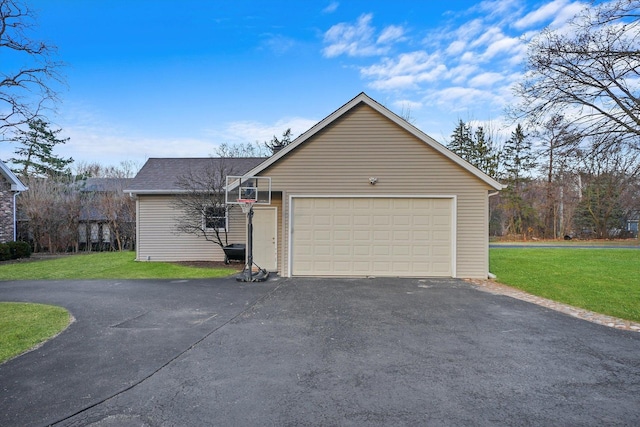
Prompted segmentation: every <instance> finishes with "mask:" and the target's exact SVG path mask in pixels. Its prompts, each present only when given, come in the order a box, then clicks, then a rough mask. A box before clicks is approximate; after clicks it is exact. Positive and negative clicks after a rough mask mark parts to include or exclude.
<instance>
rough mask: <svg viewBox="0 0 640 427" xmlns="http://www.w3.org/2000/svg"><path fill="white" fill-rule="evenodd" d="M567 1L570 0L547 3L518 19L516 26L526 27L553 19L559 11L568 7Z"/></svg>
mask: <svg viewBox="0 0 640 427" xmlns="http://www.w3.org/2000/svg"><path fill="white" fill-rule="evenodd" d="M567 2H568V0H553V1H552V2H550V3H546V4H544V5H543V6H541V7H539V8H538V9H536V10H534V11H532V12H529V13H527V14H526V15H525V16H524V17H522V18H521V19H518V20H517V21H516V22H515V24H514V26H515V27H516V28H517V29H525V28H530V27H532V26H534V25H539V24H543V23H544V22H548V21H551V20H552V19H553V18H554V17H555V16H557V15H558V13H559V11H561V10H562V9H563V8H564V7H566V5H567Z"/></svg>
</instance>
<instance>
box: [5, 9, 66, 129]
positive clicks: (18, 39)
mask: <svg viewBox="0 0 640 427" xmlns="http://www.w3.org/2000/svg"><path fill="white" fill-rule="evenodd" d="M34 26H35V15H34V13H33V11H32V10H31V9H29V8H28V7H27V6H26V5H25V4H23V3H22V2H21V1H19V0H0V52H2V57H3V63H2V70H1V71H0V133H4V132H5V131H6V130H7V129H8V128H12V127H16V126H19V125H22V124H25V123H27V122H28V121H30V120H34V119H37V118H41V117H42V113H43V111H44V110H45V109H47V108H49V107H51V106H52V105H53V104H54V103H55V101H56V91H55V90H54V89H53V88H52V86H51V84H52V83H53V82H62V77H61V75H60V73H59V69H60V67H61V62H59V61H56V60H55V59H54V58H53V57H54V54H55V53H56V48H55V47H54V46H53V45H51V44H48V43H45V42H43V41H39V40H34V39H32V38H31V37H30V34H29V33H30V31H31V30H32V29H33V27H34Z"/></svg>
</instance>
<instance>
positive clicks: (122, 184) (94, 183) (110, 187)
mask: <svg viewBox="0 0 640 427" xmlns="http://www.w3.org/2000/svg"><path fill="white" fill-rule="evenodd" d="M131 181H133V178H87V179H85V181H84V186H83V187H82V191H84V192H91V191H101V192H102V191H120V189H122V188H126V187H129V183H130V182H131Z"/></svg>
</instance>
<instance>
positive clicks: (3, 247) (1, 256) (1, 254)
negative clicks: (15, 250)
mask: <svg viewBox="0 0 640 427" xmlns="http://www.w3.org/2000/svg"><path fill="white" fill-rule="evenodd" d="M10 259H11V250H10V249H9V245H7V244H6V243H0V261H8V260H10Z"/></svg>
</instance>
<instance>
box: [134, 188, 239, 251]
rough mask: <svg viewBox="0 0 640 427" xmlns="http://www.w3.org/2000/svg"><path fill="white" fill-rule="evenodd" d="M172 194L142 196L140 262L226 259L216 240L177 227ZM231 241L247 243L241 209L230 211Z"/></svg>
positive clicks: (176, 213) (139, 228) (139, 223)
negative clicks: (187, 232) (182, 231)
mask: <svg viewBox="0 0 640 427" xmlns="http://www.w3.org/2000/svg"><path fill="white" fill-rule="evenodd" d="M172 201H173V196H148V195H139V196H138V201H137V213H138V219H137V221H138V227H137V232H138V240H137V241H138V247H137V259H138V260H139V261H147V260H149V261H224V252H223V251H222V249H221V248H220V247H219V246H218V245H217V244H216V243H214V242H210V241H207V240H205V239H204V238H203V237H198V236H195V235H192V234H184V233H179V232H178V231H177V230H176V218H177V217H178V216H179V215H178V212H177V211H176V207H175V206H174V205H173V203H172ZM228 223H229V232H228V242H229V243H244V241H245V233H246V231H245V220H244V215H243V214H242V211H241V210H240V208H238V207H235V208H232V209H230V211H229V221H228Z"/></svg>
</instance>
